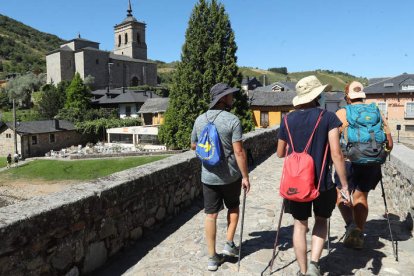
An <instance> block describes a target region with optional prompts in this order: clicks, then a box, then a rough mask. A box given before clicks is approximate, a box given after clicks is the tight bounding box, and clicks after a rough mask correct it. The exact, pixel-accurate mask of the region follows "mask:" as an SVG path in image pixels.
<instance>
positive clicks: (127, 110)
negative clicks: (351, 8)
mask: <svg viewBox="0 0 414 276" xmlns="http://www.w3.org/2000/svg"><path fill="white" fill-rule="evenodd" d="M91 93H92V96H93V99H92V101H91V102H92V105H94V106H96V107H103V108H116V109H117V110H118V115H119V118H121V119H123V118H139V114H138V111H139V110H140V108H141V106H142V105H143V104H144V103H145V102H146V101H147V100H149V99H152V98H160V96H158V95H157V94H155V93H153V92H152V91H141V90H127V89H124V88H117V89H102V90H95V91H92V92H91Z"/></svg>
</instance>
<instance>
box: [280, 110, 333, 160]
mask: <svg viewBox="0 0 414 276" xmlns="http://www.w3.org/2000/svg"><path fill="white" fill-rule="evenodd" d="M325 111H326V110H322V112H321V113H319V117H318V120H317V121H316V124H315V127H314V128H313V131H312V134H311V136H310V138H309V140H308V143H307V144H306V147H305V150H304V152H307V151H308V149H309V146H310V144H311V142H312V138H313V135H314V134H315V131H316V129H317V128H318V126H319V123H320V121H321V119H322V115H323V114H324V113H325ZM287 117H288V115H286V116H285V118H284V120H285V125H286V129H287V132H288V135H289V140H290V145H291V146H292V151H295V146H294V145H293V140H292V135H291V134H290V130H289V125H288V121H287Z"/></svg>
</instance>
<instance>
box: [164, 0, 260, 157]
mask: <svg viewBox="0 0 414 276" xmlns="http://www.w3.org/2000/svg"><path fill="white" fill-rule="evenodd" d="M234 38H235V37H234V32H233V30H232V28H231V24H230V20H229V17H228V15H227V13H226V11H225V9H224V6H223V5H222V4H219V3H217V1H216V0H212V1H211V2H207V1H205V0H199V2H198V3H197V4H196V6H195V7H194V9H193V12H192V14H191V17H190V20H189V23H188V28H187V31H186V35H185V43H184V45H183V49H182V53H181V62H179V63H178V64H177V66H176V68H177V69H176V71H175V73H174V77H173V84H172V87H171V91H170V104H169V108H168V110H167V112H166V115H165V124H164V125H162V126H161V128H160V132H159V138H160V140H161V141H162V142H163V143H165V144H166V145H167V146H168V147H170V148H182V149H184V148H188V147H189V145H190V135H191V130H192V125H193V123H194V121H195V119H196V118H197V116H198V115H200V114H201V113H203V112H205V111H206V110H207V109H208V104H209V102H210V93H209V91H210V88H211V87H212V86H213V85H214V84H216V83H218V82H225V83H228V84H230V85H231V86H239V85H240V81H241V74H240V73H239V69H238V67H237V57H236V51H237V46H236V43H235V39H234ZM233 111H234V113H235V114H236V115H237V116H238V117H239V118H240V119H241V122H242V124H243V129H244V131H250V130H251V129H253V121H252V114H251V111H250V110H249V107H248V101H247V96H246V95H243V94H242V93H236V94H235V104H234V108H233Z"/></svg>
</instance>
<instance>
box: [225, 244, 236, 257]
mask: <svg viewBox="0 0 414 276" xmlns="http://www.w3.org/2000/svg"><path fill="white" fill-rule="evenodd" d="M222 253H223V254H224V255H226V256H229V257H239V248H238V247H237V246H236V245H235V244H234V242H226V243H225V244H224V248H223V251H222Z"/></svg>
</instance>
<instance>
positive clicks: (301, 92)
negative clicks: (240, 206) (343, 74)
mask: <svg viewBox="0 0 414 276" xmlns="http://www.w3.org/2000/svg"><path fill="white" fill-rule="evenodd" d="M330 87H331V86H330V85H322V84H321V82H320V81H319V80H318V79H317V78H316V77H315V76H309V77H305V78H303V79H301V80H299V82H298V83H297V84H296V92H297V96H296V97H295V98H294V99H293V106H294V107H295V111H293V112H291V113H289V114H287V115H286V116H285V117H284V120H283V121H282V123H281V125H280V131H279V140H278V145H277V156H278V157H280V158H284V157H286V159H285V163H284V167H283V172H282V177H281V187H280V194H281V195H282V196H283V197H284V198H285V200H284V204H285V205H284V206H285V211H286V212H287V213H290V214H292V216H293V218H294V230H293V248H294V251H295V255H296V258H297V261H298V265H299V269H300V270H299V271H298V273H297V275H305V274H306V275H312V276H315V275H321V273H320V269H319V259H320V257H321V254H322V250H323V247H324V243H325V240H326V236H327V220H328V218H330V217H331V214H332V211H333V209H334V208H335V203H336V189H335V184H334V183H333V181H332V177H331V173H332V171H331V165H332V162H333V164H334V165H335V169H336V171H337V172H338V175H339V177H340V179H341V181H342V183H343V184H344V185H343V188H342V192H343V193H344V195H345V198H349V193H348V188H347V179H346V174H345V164H344V159H343V156H342V152H341V149H340V144H339V127H340V126H341V125H342V123H341V121H339V119H338V118H337V117H336V116H335V114H334V113H332V112H329V111H325V110H322V109H320V108H318V106H319V100H321V98H322V97H323V92H325V91H329V89H330ZM304 155H306V156H304ZM309 155H310V157H309ZM305 157H307V158H305ZM295 158H298V159H302V158H303V159H306V160H307V161H309V162H308V163H307V164H308V165H306V168H302V167H301V165H302V164H303V162H297V161H298V159H297V160H296V161H295V160H294V159H295ZM309 158H311V159H312V160H309ZM309 164H311V165H309ZM312 164H314V165H312ZM302 169H303V170H302ZM304 172H305V173H304ZM304 174H306V175H304ZM296 180H298V181H296ZM309 180H310V182H311V183H310V185H308V186H306V185H305V183H304V182H309ZM308 184H309V183H308ZM288 199H290V200H288ZM343 201H344V202H345V204H349V202H348V201H347V200H346V199H343ZM312 206H313V212H314V214H315V225H314V227H313V231H312V245H311V259H310V264H309V265H308V263H307V242H306V232H307V230H308V218H309V217H311V216H312Z"/></svg>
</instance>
